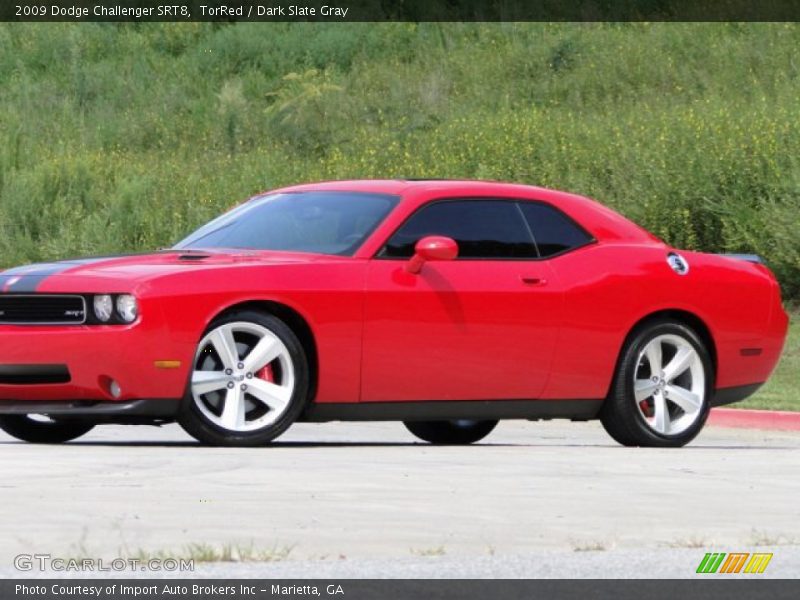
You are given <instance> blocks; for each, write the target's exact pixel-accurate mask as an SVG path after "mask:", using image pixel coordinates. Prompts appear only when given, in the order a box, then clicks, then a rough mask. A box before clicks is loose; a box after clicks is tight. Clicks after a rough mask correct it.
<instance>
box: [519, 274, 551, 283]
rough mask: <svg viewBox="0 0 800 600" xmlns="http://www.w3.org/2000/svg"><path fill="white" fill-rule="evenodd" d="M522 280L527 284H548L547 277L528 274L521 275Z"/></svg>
mask: <svg viewBox="0 0 800 600" xmlns="http://www.w3.org/2000/svg"><path fill="white" fill-rule="evenodd" d="M519 278H520V281H522V283H524V284H525V285H546V284H547V279H542V278H541V277H533V276H528V275H520V276H519Z"/></svg>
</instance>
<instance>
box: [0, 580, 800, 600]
mask: <svg viewBox="0 0 800 600" xmlns="http://www.w3.org/2000/svg"><path fill="white" fill-rule="evenodd" d="M0 598H2V599H3V600H9V599H12V598H13V599H15V600H22V599H26V600H83V599H90V598H93V599H98V600H142V599H148V598H152V599H175V600H189V599H192V600H198V599H207V600H217V599H220V600H264V599H267V598H269V599H280V600H312V599H316V598H330V599H336V598H342V599H346V600H419V599H429V598H431V599H439V598H441V599H446V598H447V599H449V598H453V599H458V600H505V599H509V600H510V599H523V598H524V599H526V600H527V599H530V600H534V599H538V598H541V599H542V600H559V599H562V598H563V599H572V598H579V599H581V600H593V599H598V600H599V599H606V598H607V599H609V600H612V599H613V600H644V599H650V598H654V599H659V600H661V599H663V600H674V599H676V598H677V599H680V600H695V599H697V600H701V599H702V600H737V599H740V598H741V599H747V600H751V599H752V600H757V599H758V600H761V599H765V598H769V599H770V600H783V599H786V600H789V599H791V600H795V599H797V598H800V580H775V579H773V580H760V581H741V580H732V579H717V580H710V579H705V580H686V579H671V580H670V579H668V580H653V579H641V580H622V581H617V580H613V579H599V580H588V579H575V580H568V579H540V580H520V579H513V580H512V579H493V580H488V579H476V580H471V579H347V580H338V581H336V580H319V579H307V580H291V581H290V580H260V579H228V580H226V579H219V580H213V579H197V580H187V579H172V580H170V579H160V580H159V579H150V580H146V579H131V580H122V579H116V580H115V579H106V580H103V579H94V580H93V579H63V580H55V579H49V580H46V579H38V580H37V579H31V580H23V579H16V580H15V579H7V580H3V581H0Z"/></svg>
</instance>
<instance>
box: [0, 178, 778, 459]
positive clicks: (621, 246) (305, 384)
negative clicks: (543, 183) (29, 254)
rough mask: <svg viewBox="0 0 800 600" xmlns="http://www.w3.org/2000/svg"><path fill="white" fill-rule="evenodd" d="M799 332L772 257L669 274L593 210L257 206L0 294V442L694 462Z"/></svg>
mask: <svg viewBox="0 0 800 600" xmlns="http://www.w3.org/2000/svg"><path fill="white" fill-rule="evenodd" d="M787 323H788V318H787V315H786V313H785V311H784V310H783V307H782V305H781V298H780V291H779V287H778V282H777V281H776V280H775V277H774V276H773V275H772V273H771V272H770V271H769V270H768V269H767V267H765V266H764V265H763V264H761V261H760V259H758V257H753V256H724V255H713V254H701V253H697V252H685V251H678V250H675V249H674V248H671V247H669V246H667V245H666V244H664V243H663V242H662V241H660V240H659V239H657V238H655V237H654V236H652V235H651V234H649V233H647V232H646V231H644V230H643V229H641V228H640V227H638V226H637V225H635V224H633V223H631V222H630V221H628V220H626V219H625V218H623V217H622V216H620V215H619V214H617V213H615V212H613V211H611V210H610V209H608V208H605V207H603V206H602V205H600V204H598V203H596V202H594V201H592V200H589V199H587V198H584V197H581V196H576V195H572V194H567V193H564V192H557V191H553V190H548V189H542V188H537V187H529V186H523V185H513V184H504V183H490V182H474V181H433V180H428V181H406V180H396V181H339V182H329V183H318V184H311V185H301V186H296V187H289V188H284V189H280V190H276V191H273V192H269V193H265V194H261V195H258V196H256V197H254V198H252V199H250V200H249V201H247V202H245V203H244V204H242V205H240V206H239V207H237V208H235V209H233V210H231V211H230V212H228V213H226V214H224V215H222V216H221V217H219V218H217V219H215V220H214V221H211V222H210V223H208V224H207V225H205V226H204V227H201V228H200V229H198V230H197V231H196V232H195V233H193V234H191V235H190V236H189V237H187V238H186V239H184V240H183V241H181V242H180V243H178V244H177V245H176V246H175V247H174V248H172V249H170V250H166V251H160V252H155V253H153V254H144V255H133V256H120V257H106V258H90V259H80V260H68V261H63V262H56V263H52V264H39V265H32V266H26V267H20V268H16V269H11V270H8V271H5V272H3V273H0V340H1V341H2V343H0V427H2V429H3V430H5V431H6V432H7V433H9V434H10V435H12V436H14V437H16V438H19V439H22V440H27V441H31V442H49V443H53V442H64V441H68V440H71V439H74V438H77V437H78V436H80V435H82V434H84V433H86V432H87V431H89V430H90V429H91V428H92V427H94V426H95V425H98V424H102V423H145V424H160V423H166V422H171V421H178V422H179V423H180V424H181V425H182V426H183V427H184V428H185V429H186V431H188V432H189V433H190V434H191V435H193V436H194V437H196V438H197V439H198V440H200V441H202V442H205V443H209V444H219V445H231V446H256V445H262V444H265V443H267V442H269V441H271V440H273V439H275V438H276V437H277V436H279V435H280V434H281V433H283V432H284V431H285V430H286V429H287V428H288V427H289V426H290V425H291V424H292V423H294V422H295V421H333V420H401V421H404V422H405V424H406V426H407V427H408V429H409V430H410V431H411V432H412V433H413V434H415V435H416V436H417V437H419V438H421V439H423V440H425V441H428V442H432V443H449V444H462V443H470V442H475V441H477V440H479V439H481V438H483V437H484V436H486V435H487V434H488V433H489V432H490V431H491V430H492V429H493V428H494V426H495V425H496V424H497V421H498V420H499V419H552V418H566V419H573V420H587V419H600V421H601V422H602V424H603V426H604V427H605V428H606V430H607V431H608V433H609V434H610V435H611V436H612V437H613V438H614V439H615V440H617V441H618V442H619V443H621V444H625V445H638V446H681V445H683V444H686V443H687V442H689V441H690V440H691V439H692V438H694V437H695V436H696V435H697V434H698V432H699V431H700V429H701V428H702V427H703V424H704V423H705V421H706V417H707V416H708V412H709V409H710V408H711V407H712V406H716V405H720V404H726V403H730V402H735V401H737V400H741V399H743V398H745V397H747V396H749V395H750V394H752V393H753V392H754V391H755V390H756V389H757V388H758V387H759V386H760V385H761V384H762V383H764V381H766V379H767V378H768V377H769V375H770V373H771V372H772V370H773V368H774V367H775V364H776V363H777V361H778V358H779V356H780V353H781V349H782V346H783V343H784V339H785V336H786V330H787Z"/></svg>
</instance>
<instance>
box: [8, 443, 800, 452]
mask: <svg viewBox="0 0 800 600" xmlns="http://www.w3.org/2000/svg"><path fill="white" fill-rule="evenodd" d="M25 444H28V443H27V442H21V441H16V440H2V441H0V446H14V445H25ZM31 445H36V444H31ZM38 446H46V444H40V445H38ZM52 447H58V448H63V447H100V448H195V449H200V450H209V451H210V450H225V449H232V450H233V449H235V450H237V451H247V450H279V449H289V448H403V447H405V448H427V449H429V450H431V451H437V450H439V449H443V448H459V447H460V448H462V449H464V450H469V449H473V450H475V451H479V450H487V449H491V448H605V449H615V450H618V451H619V452H626V451H628V452H634V451H635V452H663V451H667V452H675V451H676V449H670V448H625V447H623V446H618V445H616V444H614V443H613V442H612V443H608V444H601V443H585V444H581V443H562V444H554V443H544V444H536V443H511V442H495V443H492V442H481V443H479V444H472V445H469V446H459V445H458V444H453V445H444V444H442V445H433V444H426V443H422V442H337V441H330V442H324V441H321V442H310V441H309V442H305V441H284V442H273V443H271V444H268V445H266V446H258V447H255V448H228V447H225V446H207V445H204V444H201V443H199V442H195V441H193V440H174V441H173V440H164V441H158V440H153V441H145V440H142V441H136V440H130V441H128V440H85V441H73V442H68V443H66V444H53V445H52ZM798 449H800V448H799V447H798V446H791V445H789V446H787V445H781V446H774V445H770V446H765V445H758V446H751V445H730V444H728V445H725V444H719V445H713V446H711V445H707V446H688V447H685V448H681V449H679V451H680V452H694V453H697V452H703V451H718V450H798Z"/></svg>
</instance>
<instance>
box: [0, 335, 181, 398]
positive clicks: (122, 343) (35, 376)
mask: <svg viewBox="0 0 800 600" xmlns="http://www.w3.org/2000/svg"><path fill="white" fill-rule="evenodd" d="M193 356H194V348H193V345H192V344H190V343H187V342H186V341H178V340H175V339H173V338H172V336H171V335H170V333H169V331H168V330H167V328H166V327H163V326H161V325H159V324H158V323H151V324H150V325H147V324H145V322H138V323H135V324H133V325H130V326H119V325H116V326H114V325H80V326H75V325H62V326H12V325H3V326H0V403H4V404H6V405H9V404H8V402H3V401H11V402H12V404H14V405H19V404H24V403H26V402H31V403H37V402H56V403H57V402H70V401H82V402H95V403H97V402H110V403H125V402H130V401H134V400H141V399H154V398H164V399H180V398H181V397H182V396H183V394H184V391H185V389H186V384H187V378H188V373H189V369H190V366H191V362H192V359H193ZM165 365H167V366H168V368H165V367H164V366H165ZM112 381H113V382H116V384H117V385H118V386H119V393H118V394H116V395H115V394H114V393H113V392H114V391H115V387H114V386H111V385H110V384H111V382H112ZM20 412H24V411H20ZM28 412H30V411H28Z"/></svg>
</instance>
